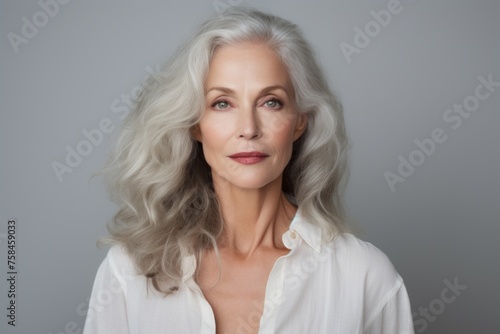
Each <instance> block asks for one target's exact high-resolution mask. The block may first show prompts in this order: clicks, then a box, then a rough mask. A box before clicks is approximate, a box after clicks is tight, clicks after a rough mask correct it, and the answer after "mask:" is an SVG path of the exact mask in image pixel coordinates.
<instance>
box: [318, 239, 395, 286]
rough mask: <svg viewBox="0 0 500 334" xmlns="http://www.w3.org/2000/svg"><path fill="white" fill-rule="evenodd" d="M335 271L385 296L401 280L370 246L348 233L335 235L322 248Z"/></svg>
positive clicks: (385, 257)
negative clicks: (327, 254)
mask: <svg viewBox="0 0 500 334" xmlns="http://www.w3.org/2000/svg"><path fill="white" fill-rule="evenodd" d="M324 251H326V252H329V253H331V257H332V261H333V262H334V264H335V267H337V269H338V270H342V272H343V273H345V274H346V275H349V277H351V279H352V278H354V277H355V279H357V280H361V281H362V282H363V284H364V285H365V286H366V288H372V287H377V288H378V290H379V291H385V292H386V293H389V292H390V291H391V290H395V289H397V288H399V287H400V286H401V285H402V283H403V282H402V279H401V276H400V275H399V273H398V272H397V271H396V269H395V268H394V265H393V264H392V262H391V260H390V259H389V257H388V256H387V255H386V254H385V253H384V252H383V251H381V250H380V249H379V248H377V247H376V246H374V245H373V244H371V243H369V242H367V241H364V240H361V239H359V238H358V237H356V236H354V235H353V234H350V233H342V234H339V235H337V236H336V237H335V238H334V239H333V240H332V241H331V242H330V243H328V244H326V245H325V249H324Z"/></svg>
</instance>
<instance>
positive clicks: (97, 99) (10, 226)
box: [0, 0, 500, 334]
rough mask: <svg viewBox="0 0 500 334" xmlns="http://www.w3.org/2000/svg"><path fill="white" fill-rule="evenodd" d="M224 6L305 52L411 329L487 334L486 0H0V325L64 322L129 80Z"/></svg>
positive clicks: (17, 327) (65, 325)
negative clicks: (278, 19)
mask: <svg viewBox="0 0 500 334" xmlns="http://www.w3.org/2000/svg"><path fill="white" fill-rule="evenodd" d="M234 5H251V6H253V7H255V8H257V9H260V10H262V11H266V12H270V13H273V14H276V15H279V16H282V17H284V18H286V19H289V20H291V21H292V22H295V23H297V24H298V25H299V26H300V28H301V29H302V31H303V33H304V35H305V37H306V38H307V39H308V40H309V41H310V42H311V44H312V46H313V47H314V49H315V51H316V53H317V56H318V59H319V60H320V63H321V66H322V68H323V69H324V72H325V74H326V77H327V78H328V81H329V84H330V86H331V88H332V89H333V91H334V92H335V93H336V94H337V95H338V97H339V98H340V99H341V101H342V103H343V106H344V112H345V117H346V122H347V131H348V134H349V138H350V140H351V143H352V148H351V158H350V163H351V175H350V181H349V185H348V189H347V193H346V202H347V207H348V214H349V218H350V222H351V224H352V225H353V226H354V227H355V229H356V231H357V235H358V236H359V237H360V238H362V239H364V240H366V241H369V242H371V243H373V244H374V245H376V246H377V247H379V248H380V249H381V250H383V251H384V252H385V253H386V254H387V255H388V256H389V258H390V259H391V260H392V262H393V263H394V266H395V267H396V269H397V270H398V272H399V273H400V274H401V276H402V277H403V279H404V281H405V284H406V287H407V289H408V293H409V295H410V299H411V305H412V310H413V312H414V313H413V319H414V323H415V331H416V333H427V334H431V333H454V334H461V333H463V334H470V333H498V328H500V326H499V325H498V320H497V319H498V314H499V313H500V307H499V301H500V289H499V288H498V283H499V282H500V265H499V258H498V254H500V242H499V238H500V218H499V210H498V208H499V206H500V177H499V171H500V145H499V144H500V131H499V128H500V108H499V107H500V67H499V65H500V21H499V20H498V17H499V16H500V2H499V1H495V0H480V1H465V0H461V1H455V0H443V1H422V0H377V1H348V0H333V1H296V0H293V1H292V0H287V1H284V0H277V1H264V0H255V1H244V0H216V1H212V0H208V1H201V0H191V1H155V0H146V1H130V0H127V1H123V0H122V1H118V0H114V1H104V2H103V1H82V0H73V1H70V0H39V1H37V0H24V1H6V0H3V1H2V2H1V4H0V18H1V20H0V21H1V26H0V35H1V40H0V43H1V62H0V68H1V72H0V73H1V99H0V107H1V118H0V159H1V160H0V161H1V187H0V222H1V224H0V249H1V253H0V254H1V258H0V272H1V278H2V279H1V280H0V305H1V307H0V309H1V316H0V319H1V320H0V321H1V324H0V332H1V333H16V334H17V333H18V334H35V333H36V334H61V333H65V334H73V333H81V331H82V328H83V324H84V320H85V315H86V313H87V311H88V305H89V296H90V292H91V289H92V284H93V280H94V276H95V273H96V271H97V268H98V266H99V264H100V263H101V261H102V260H103V258H104V257H105V256H106V252H107V248H102V249H99V248H97V247H96V241H97V240H98V239H99V238H100V237H102V236H105V235H106V223H107V222H108V221H109V220H110V219H111V217H112V216H113V214H114V213H115V212H116V210H117V207H116V206H115V205H114V204H112V202H111V201H110V200H109V199H108V196H107V194H106V191H105V189H104V186H103V183H102V179H101V178H100V177H95V178H92V179H91V176H92V174H93V173H94V172H96V171H97V170H98V169H99V168H101V167H102V166H103V165H104V163H105V161H106V159H107V156H108V154H109V153H110V149H111V146H112V143H113V140H114V138H115V137H116V134H117V133H118V130H119V128H120V125H121V124H122V122H123V119H124V118H125V117H126V115H127V114H128V113H129V112H130V111H131V110H132V109H133V107H134V104H135V100H134V99H135V97H137V95H138V94H139V93H140V91H141V90H142V84H143V82H144V80H147V79H148V78H149V77H151V76H153V75H154V74H155V72H157V71H158V69H159V67H160V66H161V65H162V64H163V63H164V61H165V60H166V59H168V57H169V56H170V55H172V53H173V52H174V50H175V49H176V48H177V47H178V46H179V45H180V44H181V43H182V42H183V41H185V40H186V38H187V37H188V36H189V34H190V33H191V32H192V31H193V30H194V28H195V27H196V25H197V24H198V23H199V22H201V21H202V20H203V19H204V18H206V17H208V16H212V15H217V14H218V13H221V12H222V11H224V10H226V9H227V8H228V7H230V6H234ZM106 302H107V300H106V296H105V295H103V296H101V300H100V301H99V303H102V304H105V303H106ZM99 303H98V304H97V306H96V307H98V306H99Z"/></svg>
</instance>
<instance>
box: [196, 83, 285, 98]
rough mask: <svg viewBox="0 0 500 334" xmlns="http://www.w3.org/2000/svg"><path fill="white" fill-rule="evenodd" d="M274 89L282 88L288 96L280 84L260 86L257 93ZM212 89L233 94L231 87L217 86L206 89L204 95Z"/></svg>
mask: <svg viewBox="0 0 500 334" xmlns="http://www.w3.org/2000/svg"><path fill="white" fill-rule="evenodd" d="M276 89H281V90H283V91H284V92H285V93H286V95H287V96H288V91H287V90H286V88H285V87H283V86H282V85H273V86H269V87H265V88H262V89H261V90H260V91H259V94H264V93H268V92H270V91H273V90H276ZM212 90H218V91H221V92H223V93H226V94H233V93H234V91H233V90H232V89H231V88H227V87H219V86H217V87H212V88H210V89H209V90H207V91H206V93H205V95H207V94H208V93H209V92H210V91H212Z"/></svg>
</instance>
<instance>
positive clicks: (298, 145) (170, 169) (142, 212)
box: [103, 7, 348, 295]
mask: <svg viewBox="0 0 500 334" xmlns="http://www.w3.org/2000/svg"><path fill="white" fill-rule="evenodd" d="M241 42H258V43H263V44H265V45H267V46H268V47H269V48H271V49H272V50H274V51H275V52H276V54H277V55H278V56H279V57H280V59H281V60H282V61H283V63H284V64H285V66H286V67H287V69H288V71H289V74H290V78H291V81H292V83H293V87H294V92H295V103H296V108H297V110H298V111H299V112H300V113H305V114H307V122H308V123H307V128H306V130H305V132H304V133H303V134H302V136H301V137H300V138H299V139H298V140H296V141H295V142H294V144H293V152H292V157H291V159H290V162H289V164H288V165H287V167H286V168H285V170H284V174H283V192H284V193H285V194H287V195H289V196H290V197H292V198H294V199H295V202H296V204H297V205H298V206H299V207H300V210H301V215H302V217H303V218H304V219H305V220H307V221H309V222H310V223H312V224H316V225H318V226H320V227H321V228H322V229H323V236H324V240H325V241H329V240H332V239H333V238H334V237H335V235H337V234H338V233H341V232H344V231H347V230H348V227H347V225H346V224H345V212H344V205H343V202H342V193H343V190H344V188H345V184H346V182H347V178H348V168H347V163H348V157H347V153H348V140H347V136H346V131H345V125H344V118H343V111H342V106H341V104H340V102H339V101H338V100H337V99H336V98H335V96H334V95H333V94H332V92H331V91H330V89H329V87H328V84H327V82H326V80H325V78H324V76H323V72H322V71H321V69H320V68H319V66H318V64H317V62H316V60H315V56H314V53H313V51H312V49H311V47H310V46H309V44H308V43H307V41H306V40H305V39H304V38H303V36H302V34H301V32H300V30H299V28H298V27H297V26H296V25H295V24H293V23H291V22H289V21H287V20H284V19H282V18H280V17H277V16H273V15H269V14H265V13H262V12H260V11H257V10H254V9H251V8H245V7H233V8H231V9H228V10H227V11H225V12H224V13H223V14H221V15H218V16H215V17H213V18H210V19H208V20H207V21H205V22H204V23H202V24H201V25H200V26H199V27H198V30H197V31H196V32H195V33H194V35H193V36H192V37H191V38H190V39H189V40H188V41H187V43H186V44H184V45H183V46H182V47H181V48H180V49H179V50H178V51H177V52H176V53H175V54H174V55H173V56H172V57H171V58H170V59H169V61H168V62H167V63H166V64H165V66H164V67H163V69H162V70H161V72H160V73H159V74H157V75H156V76H155V78H153V79H151V80H150V81H149V82H147V83H146V86H145V89H144V90H143V91H142V93H141V95H140V96H139V98H138V99H137V106H136V108H135V110H134V111H133V112H131V113H130V114H129V115H128V116H127V118H126V120H125V122H124V124H123V128H122V130H121V133H120V135H119V137H118V138H117V141H116V145H115V148H114V150H113V153H112V155H111V158H110V160H109V161H108V164H107V166H106V167H105V168H104V169H103V173H104V174H105V176H106V179H105V180H106V184H107V186H108V190H109V192H110V194H111V198H112V199H113V200H115V201H116V202H117V203H118V205H119V207H120V208H119V211H118V212H117V213H116V215H115V216H114V217H113V219H112V221H111V222H110V223H109V224H108V230H109V233H110V236H109V237H108V239H106V240H105V241H107V242H110V243H119V244H121V245H123V246H124V247H125V248H126V249H127V251H128V252H129V254H130V255H131V257H132V259H133V261H134V263H135V265H136V267H137V269H138V271H139V273H140V274H142V275H145V276H147V277H149V278H152V283H153V285H154V287H155V288H156V290H158V291H161V292H163V293H165V294H167V295H168V294H169V293H172V291H175V289H176V288H175V285H176V284H178V283H179V282H180V280H181V279H182V277H183V274H184V273H183V272H182V258H183V257H184V256H185V255H186V254H195V255H196V258H197V260H198V261H201V255H202V253H203V252H204V251H205V250H207V249H210V248H213V249H214V250H215V252H216V254H217V256H218V251H217V238H218V237H219V236H220V235H221V233H222V229H223V224H222V219H221V212H220V206H219V203H218V200H217V197H216V196H215V192H214V189H213V184H212V180H211V175H210V167H209V166H208V164H207V163H206V161H205V159H204V156H203V152H202V149H201V146H200V145H201V144H200V143H198V142H197V141H195V140H194V138H193V137H192V135H191V132H190V130H191V129H192V127H193V126H194V125H196V124H197V123H198V121H199V119H200V117H201V115H202V113H203V111H204V108H205V107H204V105H205V101H204V100H205V97H204V79H205V77H206V74H207V72H208V68H209V64H210V60H211V59H212V57H213V55H214V52H215V51H216V49H217V48H218V47H221V46H224V45H234V44H236V43H241ZM160 282H170V283H169V285H170V288H165V287H160V284H159V283H160Z"/></svg>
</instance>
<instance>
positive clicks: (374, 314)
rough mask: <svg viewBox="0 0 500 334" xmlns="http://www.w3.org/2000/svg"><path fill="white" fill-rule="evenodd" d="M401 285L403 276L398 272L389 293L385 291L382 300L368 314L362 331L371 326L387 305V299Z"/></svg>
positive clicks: (393, 294) (394, 293)
mask: <svg viewBox="0 0 500 334" xmlns="http://www.w3.org/2000/svg"><path fill="white" fill-rule="evenodd" d="M402 286H403V278H402V277H401V276H400V275H399V274H398V276H397V278H396V283H395V284H394V286H393V287H392V289H391V290H390V291H389V293H387V295H386V297H385V298H384V299H383V300H382V302H380V303H379V305H378V306H377V308H376V309H375V311H374V312H373V314H372V315H371V316H370V318H369V319H368V321H367V322H366V324H365V325H364V326H363V333H364V332H365V331H366V330H367V329H368V327H370V326H371V324H372V323H373V321H374V320H375V319H376V318H377V317H378V315H379V314H380V312H381V311H382V309H383V308H384V307H385V306H386V305H387V303H388V302H389V300H390V299H391V298H393V297H394V296H395V295H396V293H397V292H398V291H399V289H401V287H402Z"/></svg>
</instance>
